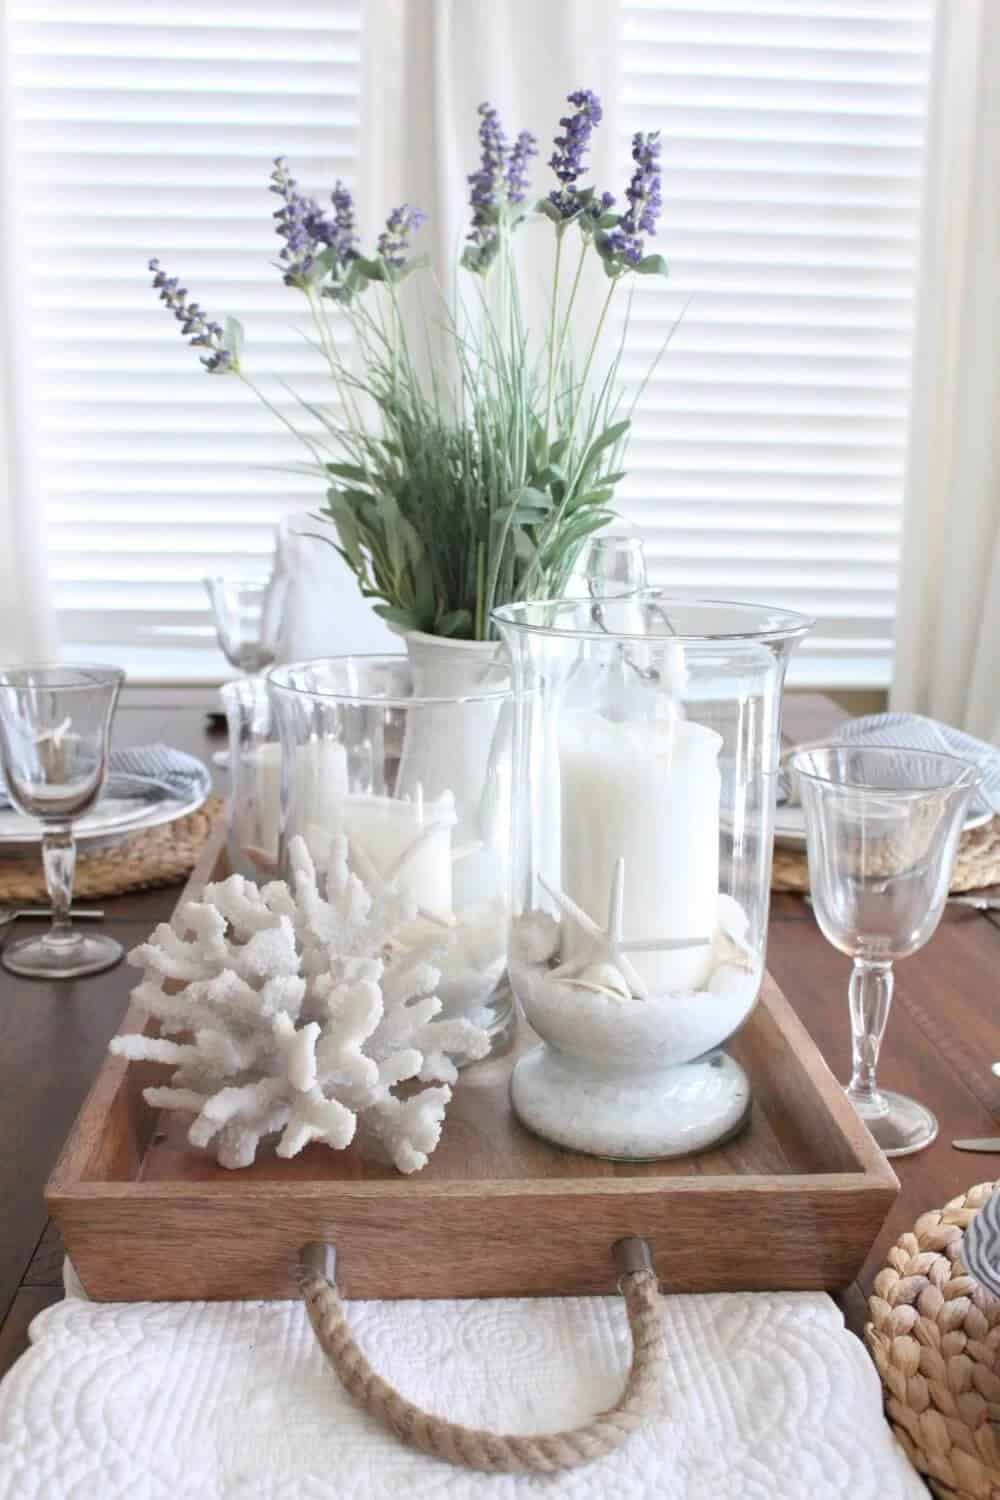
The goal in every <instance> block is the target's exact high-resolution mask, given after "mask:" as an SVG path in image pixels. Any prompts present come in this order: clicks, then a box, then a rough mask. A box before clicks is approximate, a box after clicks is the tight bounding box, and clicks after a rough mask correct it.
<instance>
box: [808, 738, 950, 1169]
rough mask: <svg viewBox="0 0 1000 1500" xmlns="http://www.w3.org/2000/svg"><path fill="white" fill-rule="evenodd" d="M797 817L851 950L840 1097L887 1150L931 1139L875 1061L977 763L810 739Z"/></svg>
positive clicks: (833, 929) (928, 1120) (822, 896)
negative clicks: (903, 965) (896, 983)
mask: <svg viewBox="0 0 1000 1500" xmlns="http://www.w3.org/2000/svg"><path fill="white" fill-rule="evenodd" d="M790 764H791V767H792V770H793V772H794V773H795V774H796V775H797V776H798V780H799V790H800V796H801V800H802V807H803V811H804V813H805V822H806V843H807V848H808V855H809V885H810V890H811V893H812V904H813V911H814V913H815V915H816V920H817V922H818V923H819V926H820V929H821V930H822V932H823V935H824V937H825V938H827V940H828V941H829V942H831V943H832V944H833V946H834V947H835V948H838V949H839V950H840V952H841V953H846V954H848V955H849V957H851V958H852V959H853V960H854V969H853V972H852V974H851V981H850V989H849V998H850V1011H851V1042H852V1053H853V1065H852V1070H851V1081H850V1083H849V1084H848V1085H847V1097H848V1098H849V1099H850V1101H851V1103H852V1104H853V1105H854V1107H855V1109H856V1110H857V1111H858V1114H859V1115H860V1116H861V1118H862V1120H864V1122H865V1124H866V1125H867V1127H868V1129H869V1130H870V1131H871V1133H872V1135H873V1136H874V1137H875V1140H876V1141H877V1142H878V1144H879V1146H881V1148H882V1150H883V1151H884V1152H885V1154H886V1155H887V1156H907V1155H909V1154H910V1153H911V1152H913V1151H919V1150H921V1149H922V1148H923V1147H924V1146H929V1145H930V1143H931V1141H932V1140H933V1139H934V1137H935V1136H936V1135H937V1129H938V1125H937V1120H936V1119H935V1118H934V1115H933V1114H932V1113H931V1111H930V1110H929V1109H927V1108H926V1107H925V1106H924V1105H922V1104H919V1103H918V1102H917V1101H916V1100H915V1099H910V1098H908V1097H907V1096H906V1095H905V1094H896V1093H890V1092H889V1090H887V1089H880V1088H879V1087H878V1084H877V1082H876V1077H875V1070H876V1067H877V1064H878V1056H879V1048H880V1046H881V1043H882V1037H883V1035H884V1033H885V1028H886V1023H887V1021H888V1019H889V1007H890V1005H891V1003H892V989H893V970H892V965H893V962H894V960H895V959H897V958H906V957H907V956H908V955H909V954H911V953H915V952H916V951H917V949H918V948H922V947H923V945H924V944H925V943H926V942H927V941H928V939H929V938H930V937H932V936H933V934H934V932H935V930H936V928H937V925H938V922H939V921H940V920H941V913H942V911H943V910H944V904H945V901H946V900H947V898H948V887H949V884H950V882H951V872H952V868H953V866H954V863H955V854H956V852H957V849H958V839H959V835H960V834H961V831H962V822H963V818H964V815H965V812H966V810H967V808H968V805H969V799H970V797H971V795H972V793H973V791H974V790H975V787H976V785H977V783H978V781H979V771H978V769H977V768H976V766H974V765H970V764H969V762H967V761H964V760H960V759H959V758H958V757H957V756H953V755H939V754H936V753H930V752H926V751H923V750H905V749H896V748H891V747H878V748H876V747H867V748H865V747H860V746H844V745H819V746H812V747H811V748H809V749H803V750H799V751H797V752H796V753H795V754H794V755H793V756H792V757H791V759H790Z"/></svg>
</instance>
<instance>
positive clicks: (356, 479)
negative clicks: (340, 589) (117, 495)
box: [150, 89, 667, 640]
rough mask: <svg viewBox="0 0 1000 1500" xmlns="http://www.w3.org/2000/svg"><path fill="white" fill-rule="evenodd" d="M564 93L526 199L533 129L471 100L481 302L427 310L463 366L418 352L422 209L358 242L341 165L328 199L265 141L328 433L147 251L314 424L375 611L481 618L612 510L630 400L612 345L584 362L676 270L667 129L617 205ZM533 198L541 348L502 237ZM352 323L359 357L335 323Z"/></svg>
mask: <svg viewBox="0 0 1000 1500" xmlns="http://www.w3.org/2000/svg"><path fill="white" fill-rule="evenodd" d="M567 102H568V104H569V105H570V106H571V109H570V112H569V113H567V114H566V115H564V116H563V118H562V119H561V120H560V122H559V125H560V130H559V133H558V134H557V135H556V137H555V140H554V150H553V154H552V156H551V158H550V161H549V166H550V167H551V169H552V171H553V173H554V174H555V178H556V184H557V185H556V186H555V187H554V188H553V189H552V190H551V192H550V193H549V194H548V196H546V197H544V198H542V199H541V200H540V201H539V202H537V203H535V204H534V206H533V207H532V206H531V205H530V204H529V201H528V199H529V169H530V164H531V162H532V160H533V159H534V158H535V157H536V156H537V155H538V143H537V141H536V139H535V137H534V136H533V135H532V134H531V133H530V132H529V131H527V130H521V131H520V132H519V133H518V134H517V135H516V136H515V137H514V139H513V141H511V140H510V139H509V137H508V136H507V134H506V132H505V130H504V127H503V124H502V121H501V120H500V117H499V114H498V112H497V110H496V109H495V108H494V107H493V106H492V105H491V104H483V105H481V106H480V109H479V149H480V160H479V165H478V167H477V168H476V170H475V171H474V172H472V173H471V174H470V175H469V177H468V186H469V206H470V209H471V223H470V227H469V232H468V236H467V239H466V244H465V248H464V250H463V253H462V256H461V264H462V266H463V267H464V268H465V270H466V271H467V272H468V273H469V274H470V276H471V278H472V282H471V286H472V289H473V296H472V299H471V306H470V305H469V303H468V301H466V302H463V303H462V304H461V305H459V306H449V305H448V304H447V303H446V302H445V300H444V299H443V298H442V299H441V304H442V305H441V308H440V310H438V311H436V312H435V315H434V316H435V318H437V319H438V320H441V319H443V321H444V326H445V328H446V331H447V336H448V339H449V343H450V346H451V348H452V349H453V351H454V362H455V366H456V370H457V374H456V376H455V378H454V380H452V381H446V380H444V379H443V378H442V377H441V376H440V375H438V374H433V373H432V374H431V375H426V374H424V373H422V372H421V370H420V368H419V367H418V362H417V360H416V359H415V358H414V356H413V353H412V348H411V342H410V338H411V336H410V335H409V334H408V325H407V319H406V318H404V315H403V309H402V306H401V302H400V292H401V285H402V283H403V282H404V281H405V280H406V279H407V278H408V277H409V276H411V275H412V274H413V273H414V272H416V271H418V270H419V269H421V267H422V266H423V264H424V261H423V259H422V257H420V256H419V255H415V254H414V252H413V241H414V238H415V236H416V235H417V233H418V232H419V229H420V227H421V225H422V224H423V222H424V215H423V214H422V213H421V212H420V210H419V209H417V208H414V207H413V206H412V205H410V204H403V205H401V206H400V207H398V208H396V209H394V210H393V211H392V213H391V214H390V215H389V217H388V219H387V220H386V224H385V228H384V230H383V231H382V233H381V234H380V235H379V236H378V238H377V242H376V245H375V248H374V250H373V251H372V252H371V254H368V255H366V254H364V253H363V252H362V249H361V245H360V241H359V237H358V233H357V229H356V214H355V207H354V201H353V198H352V196H351V193H350V191H349V190H348V189H347V188H346V187H345V186H344V184H343V183H341V182H338V183H337V184H336V185H335V187H334V189H333V192H332V195H331V200H330V208H329V209H327V208H323V207H321V206H320V204H318V203H317V202H316V200H315V199H313V198H310V197H308V196H307V195H306V194H304V193H303V192H301V191H300V189H299V186H298V183H297V182H296V181H295V179H294V178H293V177H292V175H291V173H290V171H289V168H288V164H287V162H286V161H285V160H284V158H281V157H279V158H278V159H277V160H276V161H275V163H274V170H273V172H272V174H271V191H272V192H273V193H275V194H276V195H277V196H278V198H279V200H280V206H279V208H278V209H277V210H276V212H275V215H274V218H275V229H276V232H277V235H278V237H279V238H280V240H281V241H282V246H281V249H280V251H279V253H278V261H277V265H278V269H279V270H280V272H281V275H282V277H283V279H284V281H285V283H286V285H288V286H290V287H293V288H295V289H296V290H298V291H299V292H300V293H302V294H303V295H304V297H305V299H306V301H307V304H308V308H309V312H310V315H311V317H312V319H313V323H314V327H315V331H316V336H317V343H318V346H319V348H320V349H321V350H322V352H323V355H324V357H325V359H326V361H327V364H328V367H329V371H330V375H331V378H332V382H333V387H334V392H335V395H336V398H337V400H336V404H335V405H330V406H329V407H327V406H318V405H315V404H313V403H309V402H307V401H305V400H300V399H299V398H296V399H297V400H298V404H299V409H300V410H301V411H302V412H303V413H305V414H307V415H309V416H310V417H311V418H312V419H313V422H314V423H315V424H318V433H317V432H316V431H315V428H314V430H313V431H310V432H306V431H305V430H304V428H302V427H301V426H299V425H297V424H296V423H295V422H293V421H291V420H290V418H289V417H288V416H287V415H286V413H285V412H284V411H282V410H281V409H280V408H279V407H277V406H275V405H274V404H273V403H272V402H271V401H270V400H269V399H268V398H267V396H266V395H265V393H264V392H263V391H261V390H260V389H259V387H258V386H257V385H255V384H254V383H253V381H252V380H251V379H250V376H249V374H248V373H247V371H246V369H245V368H244V365H243V361H242V342H243V335H242V330H241V328H240V325H239V323H237V322H236V321H235V319H231V318H229V319H226V320H225V321H224V323H218V322H215V321H212V320H211V319H209V318H208V317H207V315H206V314H205V313H203V312H202V310H201V308H200V307H199V306H198V304H197V303H192V302H190V301H189V300H188V293H187V291H186V289H184V288H181V287H180V286H179V284H178V281H177V279H176V278H171V277H168V276H167V275H166V273H165V272H164V271H163V270H162V269H161V268H160V265H159V262H158V261H156V260H153V261H150V270H151V271H153V273H154V277H153V286H154V287H155V288H156V289H157V290H158V291H159V293H160V297H161V300H162V301H163V302H164V303H165V305H166V306H167V308H168V309H169V310H170V311H171V312H172V313H173V314H174V316H175V318H176V319H177V321H178V322H179V323H180V324H181V329H182V332H183V333H184V334H185V335H186V336H187V337H188V338H189V340H190V342H191V343H192V344H193V345H194V346H195V347H197V348H201V349H203V350H204V351H205V352H204V354H203V355H202V363H203V365H204V366H205V369H206V371H207V372H208V373H210V374H213V375H229V376H235V377H236V378H238V379H240V380H243V381H244V382H245V383H246V384H247V385H248V386H250V388H251V389H252V390H253V391H254V392H255V394H256V395H257V396H259V397H260V399H261V400H263V401H265V402H266V404H267V405H268V406H269V407H270V408H271V410H272V411H273V412H274V414H275V415H276V417H277V418H278V419H279V420H280V421H282V422H284V423H285V424H286V426H289V427H290V428H291V429H292V430H293V431H295V432H296V433H297V435H298V436H300V437H301V438H302V440H303V442H304V443H305V444H306V445H307V447H308V449H309V452H310V455H311V462H310V463H309V465H308V466H307V467H308V468H309V470H310V471H311V472H314V473H316V474H317V475H318V476H319V477H321V478H322V480H323V481H324V482H325V483H326V485H327V500H326V513H327V514H328V515H329V516H330V517H331V518H332V519H333V521H334V522H335V524H336V529H337V533H338V543H339V545H338V547H337V550H338V551H339V552H340V554H341V556H342V557H343V558H344V559H345V561H346V562H347V564H348V565H349V567H350V568H351V569H352V571H353V572H354V574H355V577H356V578H357V580H358V584H359V586H360V588H361V591H362V593H363V594H364V595H365V596H366V597H367V598H369V599H371V600H372V601H373V603H374V607H375V609H376V611H377V612H378V613H379V614H381V615H382V616H383V617H384V618H385V619H387V620H388V621H390V622H391V623H392V624H394V625H396V626H398V627H400V628H402V629H406V630H422V631H427V632H429V633H432V634H435V635H445V636H455V637H461V638H465V639H476V640H485V639H487V638H488V637H489V633H490V613H491V611H492V609H493V608H494V607H495V606H496V605H498V604H503V603H509V602H512V601H516V600H521V599H527V598H538V597H544V596H546V595H553V594H558V593H560V592H561V590H562V589H563V587H564V585H565V582H566V579H567V577H568V574H569V572H570V570H571V569H572V566H573V563H574V561H575V559H576V556H577V554H578V552H579V549H580V547H581V546H582V544H583V543H584V541H585V540H586V538H587V537H588V536H589V535H590V534H591V533H592V532H594V531H597V530H599V529H600V528H601V527H603V526H604V525H606V524H607V522H608V521H609V520H610V519H611V518H612V516H613V511H612V509H611V506H612V502H613V499H614V493H615V487H616V485H617V484H618V482H619V481H620V480H621V479H622V478H623V477H624V476H623V470H622V467H621V465H622V459H623V453H624V448H625V442H626V439H627V434H628V430H629V426H630V419H631V412H630V410H629V411H626V410H625V409H624V408H623V402H622V395H621V391H620V387H619V381H618V373H619V365H620V360H621V356H622V348H621V346H619V348H618V349H617V351H616V352H615V353H614V354H613V356H612V357H611V359H610V360H609V361H607V363H606V364H605V367H604V368H603V371H602V372H601V373H600V375H599V376H598V373H597V372H595V368H594V367H595V361H596V360H597V358H598V354H599V350H600V346H601V336H602V333H603V330H604V327H605V324H606V321H607V316H608V312H609V309H610V307H611V305H612V301H613V299H614V297H615V296H616V295H617V294H618V288H619V287H620V285H621V283H622V282H624V281H626V280H627V279H628V278H629V277H631V276H632V275H635V274H638V275H651V274H653V275H662V274H665V273H666V269H667V268H666V263H665V262H664V260H663V258H662V256H660V255H656V254H647V253H646V240H647V238H648V237H651V236H652V235H653V234H655V232H656V225H657V220H658V217H659V214H660V211H661V207H662V200H661V179H660V142H659V136H658V135H657V134H656V133H653V134H645V133H642V132H640V133H638V134H637V135H636V136H635V137H634V139H633V147H632V157H633V161H634V171H633V173H632V176H631V178H630V180H629V182H628V184H627V186H626V189H625V194H624V197H625V202H626V205H627V206H626V208H625V209H624V211H622V212H616V211H615V199H614V197H613V195H612V194H611V193H610V192H608V191H599V190H598V189H597V188H596V187H594V186H592V185H587V184H586V182H585V178H586V176H587V160H586V159H587V153H588V151H589V148H590V143H591V138H592V135H593V132H594V130H595V129H596V128H597V127H598V126H599V125H600V123H601V115H602V111H601V102H600V100H599V99H598V97H597V96H596V95H595V94H594V93H593V92H591V91H590V90H587V89H581V90H578V91H576V92H574V93H572V94H570V95H569V98H568V101H567ZM529 219H536V220H537V219H543V220H545V219H547V220H548V221H549V222H550V223H551V226H552V229H553V232H554V242H555V243H554V254H553V281H552V293H551V310H550V314H549V319H548V326H547V329H545V330H544V331H543V333H542V347H541V351H540V353H539V352H536V351H535V350H533V348H532V342H531V339H530V337H529V332H530V331H529V330H528V329H527V328H526V327H525V321H524V318H523V314H522V308H521V300H520V296H519V289H518V278H517V272H516V267H515V264H514V259H513V256H512V238H513V236H514V235H515V234H516V233H517V232H518V231H519V230H520V229H521V226H522V225H524V224H525V223H526V222H527V221H528V220H529ZM574 239H575V241H576V262H575V266H574V267H573V270H572V275H571V277H570V279H569V284H568V287H567V286H564V284H563V283H564V280H565V278H566V275H567V271H568V268H567V267H566V265H565V262H566V258H567V247H569V246H570V244H571V242H572V241H573V240H574ZM593 256H596V257H598V259H599V261H600V263H601V264H602V266H603V269H604V271H605V273H606V276H607V278H608V285H607V290H606V293H605V295H604V298H603V300H602V302H601V305H600V307H599V309H598V311H597V315H596V318H592V319H591V321H592V328H591V333H590V337H589V340H587V341H586V353H585V354H584V356H583V359H582V363H578V361H577V360H576V359H575V358H574V353H573V345H574V342H575V340H574V338H573V335H574V334H575V333H578V332H579V328H580V324H581V323H582V322H585V321H586V320H587V310H586V309H584V307H583V306H582V303H583V301H584V299H583V297H581V295H580V292H581V285H582V281H583V275H584V270H585V266H586V264H587V260H588V258H590V257H593ZM345 328H346V330H347V331H349V333H350V335H351V337H350V344H351V345H352V346H353V348H354V351H355V353H354V356H353V357H352V358H351V359H348V358H347V357H346V356H345V355H344V354H343V353H342V352H341V345H340V343H338V337H337V335H338V331H343V330H344V329H345ZM293 394H294V393H293ZM364 411H370V412H373V413H374V414H375V420H374V421H369V420H366V419H365V418H364V416H363V415H362V413H363V412H364Z"/></svg>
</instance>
